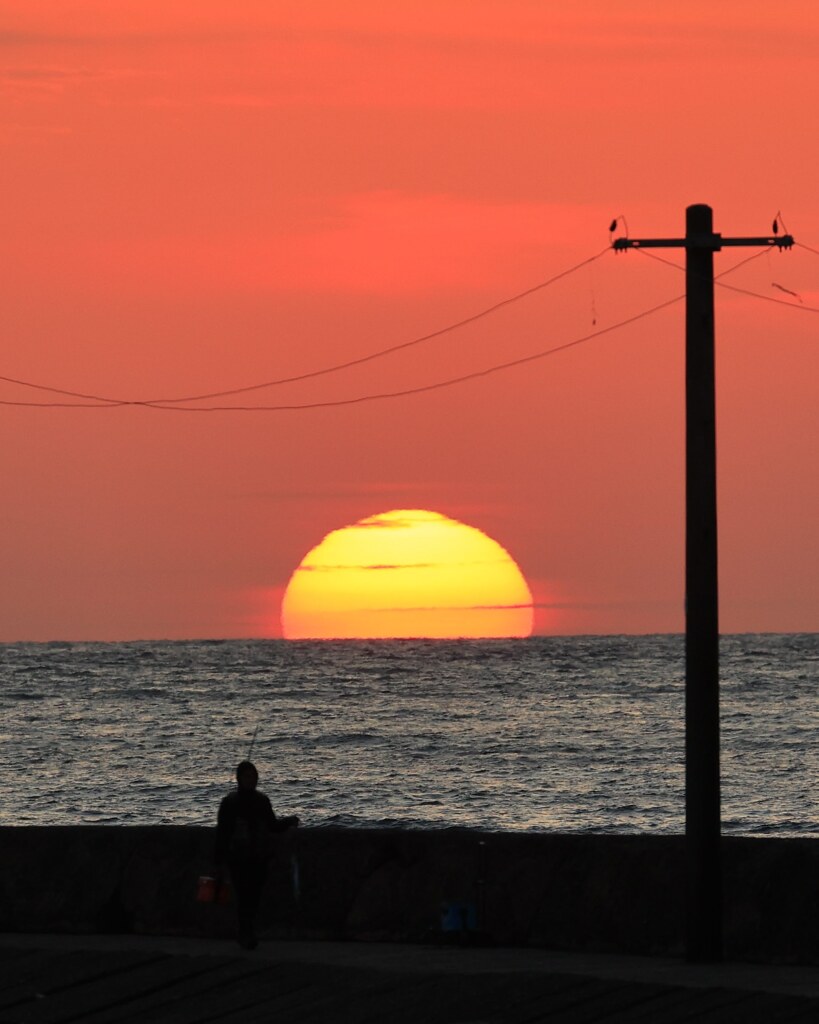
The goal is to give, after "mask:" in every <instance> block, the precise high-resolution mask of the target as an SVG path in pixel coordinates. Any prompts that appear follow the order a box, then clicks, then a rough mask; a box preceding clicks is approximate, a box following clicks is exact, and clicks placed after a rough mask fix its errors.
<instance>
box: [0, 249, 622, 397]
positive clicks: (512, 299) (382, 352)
mask: <svg viewBox="0 0 819 1024" xmlns="http://www.w3.org/2000/svg"><path fill="white" fill-rule="evenodd" d="M608 251H609V246H606V248H605V249H601V250H600V252H598V253H596V254H595V255H594V256H589V257H588V258H587V259H584V260H581V261H580V263H576V264H575V265H574V266H573V267H569V268H568V269H567V270H562V271H561V272H560V273H559V274H555V275H554V276H553V277H550V278H549V279H548V280H546V281H541V282H540V283H539V284H536V285H533V286H532V287H531V288H527V289H525V290H524V291H522V292H518V293H517V294H516V295H511V296H509V298H506V299H501V301H500V302H496V303H494V305H492V306H488V307H487V308H486V309H482V310H480V311H479V312H478V313H473V314H472V315H471V316H468V317H465V318H464V319H463V320H458V321H456V322H455V323H452V324H447V326H446V327H440V328H438V330H435V331H432V332H431V333H429V334H423V335H421V336H420V337H417V338H412V339H410V340H409V341H402V342H399V343H398V344H397V345H390V346H388V347H387V348H382V349H379V350H378V351H377V352H370V353H369V355H366V356H359V357H357V358H356V359H348V360H345V361H344V362H341V363H335V364H333V365H332V366H325V367H323V368H321V369H318V370H310V371H308V372H307V373H300V374H296V375H294V376H292V377H279V378H277V379H275V380H268V381H263V382H262V383H260V384H248V385H245V386H244V387H239V388H230V389H228V390H225V391H211V392H208V393H205V394H201V395H187V396H186V397H183V398H153V399H144V400H140V401H129V400H128V399H122V398H112V397H110V396H107V395H91V394H86V393H85V392H82V391H68V390H66V389H64V388H56V387H49V386H47V385H45V384H37V383H35V382H32V381H27V380H20V379H18V378H15V377H6V376H3V375H1V374H0V380H4V381H6V382H7V383H9V384H18V385H20V386H22V387H28V388H33V389H35V390H37V391H48V392H51V393H52V394H56V395H65V396H66V397H69V398H82V399H86V400H88V401H92V402H99V403H105V404H107V405H111V406H121V405H147V406H153V405H157V406H160V405H161V406H165V405H174V404H177V403H182V402H199V401H204V400H206V399H209V398H227V397H229V396H231V395H241V394H246V393H247V392H250V391H260V390H262V389H263V388H272V387H276V386H278V385H281V384H295V383H297V382H298V381H304V380H312V379H313V378H315V377H324V376H326V375H327V374H330V373H338V372H339V371H341V370H348V369H350V368H351V367H353V366H361V365H362V364H364V363H370V362H373V361H374V360H376V359H382V358H383V357H384V356H388V355H392V354H393V353H394V352H400V351H402V350H404V349H408V348H412V347H414V346H416V345H420V344H422V343H423V342H425V341H431V340H432V339H433V338H439V337H441V336H442V335H444V334H449V333H451V332H452V331H456V330H459V329H460V328H461V327H466V326H467V325H468V324H471V323H475V321H476V320H482V319H483V318H484V317H487V316H490V315H491V314H492V313H496V312H497V311H498V310H499V309H503V308H504V307H505V306H511V305H512V304H513V303H516V302H520V301H521V299H525V298H527V297H528V296H529V295H534V294H535V292H539V291H542V290H543V289H544V288H548V287H549V286H550V285H553V284H556V283H557V282H558V281H560V280H562V279H563V278H565V277H569V276H570V275H571V274H574V273H576V272H577V271H578V270H580V269H582V268H583V267H585V266H588V265H589V264H590V263H594V262H595V260H599V259H600V257H601V256H603V255H605V253H607V252H608Z"/></svg>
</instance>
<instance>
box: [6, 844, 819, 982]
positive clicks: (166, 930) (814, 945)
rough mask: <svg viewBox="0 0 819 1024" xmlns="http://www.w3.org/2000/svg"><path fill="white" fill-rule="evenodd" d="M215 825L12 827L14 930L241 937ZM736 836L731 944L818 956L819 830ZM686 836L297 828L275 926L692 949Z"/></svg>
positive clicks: (771, 955) (806, 959)
mask: <svg viewBox="0 0 819 1024" xmlns="http://www.w3.org/2000/svg"><path fill="white" fill-rule="evenodd" d="M213 840H214V830H213V829H210V828H195V827H189V826H185V827H174V826H155V827H122V828H117V827H106V826H100V827H95V826H77V827H53V828H37V827H19V828H18V827H3V828H0V931H6V932H14V931H32V932H119V933H129V932H134V933H142V934H167V935H201V936H229V935H232V934H233V929H234V914H235V909H234V907H233V905H232V904H229V905H227V906H214V905H209V904H202V903H198V902H197V901H196V899H195V893H196V887H197V879H198V877H199V876H200V875H203V874H210V873H212V870H213V860H212V850H213ZM723 851H724V877H725V939H726V942H725V945H726V953H727V955H728V956H729V957H731V958H734V959H744V960H759V961H777V962H795V963H797V962H798V963H819V925H818V924H817V922H819V843H817V842H816V841H815V840H810V839H767V838H764V839H743V838H731V839H725V840H723ZM683 852H684V851H683V840H682V838H681V837H679V836H606V835H566V834H523V833H496V832H477V831H470V830H463V829H441V830H431V831H403V830H399V829H335V828H315V829H309V828H305V829H299V830H298V831H295V832H290V833H288V834H287V835H285V836H283V837H281V838H280V841H279V847H278V850H277V853H276V855H275V858H274V860H273V862H272V868H271V875H270V881H269V884H268V886H267V889H266V892H265V900H264V903H263V906H262V911H261V915H260V932H261V933H262V934H263V935H265V934H266V935H268V936H271V937H282V938H286V937H291V938H312V939H354V940H365V941H366V940H386V941H393V940H394V941H410V942H447V941H448V942H465V943H466V942H470V943H471V942H488V943H493V944H498V945H529V946H542V947H551V948H555V949H565V950H589V951H601V952H602V951H607V952H622V953H641V954H663V955H672V956H673V955H680V954H681V953H682V950H683V934H684V913H685V907H684V904H685V898H684V864H683ZM294 865H297V871H295V870H294ZM296 875H297V876H298V884H297V885H296V884H294V883H295V876H296ZM458 921H464V922H465V923H466V924H467V928H466V930H464V931H459V930H458V929H457V922H458ZM453 922H455V928H456V930H454V931H453V930H445V929H444V928H443V927H442V924H445V925H446V928H448V929H451V928H452V926H453Z"/></svg>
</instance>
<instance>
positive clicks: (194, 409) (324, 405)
mask: <svg viewBox="0 0 819 1024" xmlns="http://www.w3.org/2000/svg"><path fill="white" fill-rule="evenodd" d="M683 298H685V296H684V295H676V296H675V297H674V298H673V299H666V301H665V302H660V303H659V304H658V305H656V306H652V307H650V308H649V309H644V310H643V311H642V312H640V313H635V314H634V315H633V316H630V317H626V319H625V320H619V321H618V322H617V323H615V324H610V325H609V326H608V327H601V328H600V330H598V331H592V332H591V334H586V335H583V337H581V338H575V339H574V340H573V341H567V342H565V343H564V344H562V345H555V346H553V347H552V348H548V349H542V350H541V351H539V352H533V353H531V354H530V355H528V356H521V357H520V358H519V359H510V360H508V361H506V362H503V363H495V364H494V365H492V366H488V367H486V368H485V369H483V370H474V371H472V372H471V373H465V374H461V375H460V376H458V377H449V378H447V379H446V380H439V381H435V382H434V383H432V384H422V385H419V386H418V387H414V388H404V389H402V390H400V391H385V392H380V393H377V394H366V395H358V396H356V397H355V398H339V399H331V400H327V401H321V402H299V403H293V404H289V405H200V406H180V405H158V404H156V403H154V402H122V403H119V404H120V405H138V406H141V407H142V408H146V409H154V410H156V411H161V412H188V413H201V412H293V411H295V410H298V409H329V408H337V407H339V406H346V405H361V404H363V403H365V402H376V401H382V400H385V399H391V398H403V397H405V396H408V395H419V394H423V393H424V392H427V391H438V390H440V389H442V388H449V387H454V386H455V385H456V384H464V383H466V382H467V381H470V380H477V379H478V378H479V377H489V376H491V375H492V374H495V373H500V372H501V371H503V370H510V369H512V368H513V367H516V366H523V365H525V364H526V363H533V362H536V361H538V360H541V359H545V358H547V356H552V355H556V354H557V353H558V352H565V351H566V350H567V349H570V348H576V347H577V346H578V345H583V344H585V343H586V342H587V341H592V340H593V339H594V338H599V337H601V336H602V335H604V334H610V333H611V332H612V331H617V330H619V329H620V328H622V327H627V326H628V325H629V324H633V323H636V322H637V321H638V320H642V319H644V318H645V317H648V316H651V315H652V314H653V313H658V312H659V311H660V310H662V309H666V308H668V307H669V306H673V305H674V304H675V303H677V302H680V301H681V300H682V299H683ZM0 404H2V405H33V406H38V407H49V406H54V407H58V408H63V407H65V406H66V404H68V405H71V403H64V402H54V403H51V402H4V401H2V400H0ZM72 407H73V408H93V409H113V408H116V407H117V406H116V405H114V404H113V403H111V404H108V405H80V404H79V403H78V404H76V405H74V406H72Z"/></svg>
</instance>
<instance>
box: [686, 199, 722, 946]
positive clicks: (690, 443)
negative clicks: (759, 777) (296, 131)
mask: <svg viewBox="0 0 819 1024" xmlns="http://www.w3.org/2000/svg"><path fill="white" fill-rule="evenodd" d="M715 248H719V241H718V239H717V238H715V236H714V233H713V218H712V212H711V208H710V207H709V206H704V205H697V206H689V207H688V209H687V210H686V246H685V251H686V324H685V381H686V400H685V406H686V536H685V608H686V612H685V834H686V861H687V889H688V891H687V900H686V913H687V920H686V958H687V959H688V960H689V961H692V962H700V963H702V962H715V961H719V960H721V959H722V870H721V858H720V764H719V602H718V568H717V456H716V395H715V379H714V249H715Z"/></svg>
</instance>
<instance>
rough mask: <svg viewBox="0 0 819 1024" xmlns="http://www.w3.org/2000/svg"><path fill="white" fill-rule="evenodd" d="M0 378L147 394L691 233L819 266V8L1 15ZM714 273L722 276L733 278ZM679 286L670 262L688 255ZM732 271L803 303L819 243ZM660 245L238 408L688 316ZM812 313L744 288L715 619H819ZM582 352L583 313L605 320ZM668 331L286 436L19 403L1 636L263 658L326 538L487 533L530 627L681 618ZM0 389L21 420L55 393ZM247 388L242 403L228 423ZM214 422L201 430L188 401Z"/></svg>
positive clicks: (268, 6) (177, 7) (748, 5)
mask: <svg viewBox="0 0 819 1024" xmlns="http://www.w3.org/2000/svg"><path fill="white" fill-rule="evenodd" d="M3 13H4V18H3V26H2V29H0V208H1V209H0V224H2V232H0V259H1V260H2V275H0V292H1V293H2V294H0V300H1V301H2V310H3V332H2V337H3V345H2V357H1V358H0V374H2V375H4V376H6V377H12V378H19V379H24V380H28V381H33V382H36V383H40V384H46V385H50V386H54V387H58V388H64V389H67V390H72V391H77V392H83V393H91V394H102V395H113V396H116V397H119V398H124V399H130V400H143V399H156V398H167V397H175V396H181V395H189V394H198V393H204V392H213V391H219V390H223V389H228V388H232V387H241V386H243V385H247V384H252V383H256V382H259V381H265V380H271V379H273V378H277V377H281V376H285V375H289V374H299V373H302V372H307V371H310V370H314V369H318V368H321V367H324V366H327V365H329V364H332V363H336V362H339V361H343V360H347V359H352V358H356V357H358V356H363V355H366V354H368V353H370V352H373V351H375V350H378V349H381V348H384V347H387V346H389V345H394V344H398V343H400V342H403V341H406V340H409V339H411V338H413V337H415V336H417V335H421V334H426V333H428V332H430V331H434V330H435V329H437V328H439V327H442V326H445V325H446V324H448V323H451V322H453V321H457V320H460V319H462V318H464V317H467V316H469V315H470V314H472V313H475V312H477V311H479V310H480V309H482V308H484V307H486V306H489V305H491V304H493V303H495V302H497V301H499V300H501V299H503V298H505V297H507V296H509V295H511V294H513V293H515V292H518V291H521V290H523V289H525V288H527V287H529V286H531V285H534V284H537V283H538V282H540V281H544V280H546V279H547V278H549V277H551V276H552V275H553V274H556V273H558V272H560V271H562V270H564V269H566V268H567V267H570V266H571V265H573V264H575V263H577V262H579V261H580V260H583V259H585V258H586V257H589V256H592V255H594V254H595V253H597V252H600V251H601V250H603V249H604V247H605V246H606V245H607V243H608V241H609V235H608V231H607V228H608V224H609V221H610V220H611V219H612V217H614V216H617V215H621V214H622V215H624V216H625V218H626V220H627V222H628V227H629V230H630V233H631V235H632V236H634V237H639V236H657V235H669V234H673V235H678V234H681V233H682V231H683V220H684V209H685V206H686V205H687V204H689V203H693V202H706V203H709V204H710V205H712V206H713V207H714V211H715V227H716V230H718V231H722V232H723V233H724V234H741V235H757V234H765V233H767V232H768V231H769V230H770V225H771V221H772V219H773V217H774V215H775V214H776V213H777V211H778V210H781V211H782V214H783V215H784V221H785V225H786V227H787V229H788V230H789V231H790V232H791V233H792V234H793V235H794V236H795V237H796V239H797V241H801V242H804V243H806V244H808V245H811V246H813V247H814V248H817V249H819V193H817V187H816V179H817V167H818V166H819V135H817V133H816V131H815V127H814V120H815V110H814V108H815V102H816V96H817V93H818V91H819V61H817V54H819V8H817V6H816V5H815V3H813V2H807V0H806V2H790V0H784V2H782V3H779V4H776V5H770V4H767V3H764V4H763V3H757V2H754V0H743V2H741V3H740V2H738V0H737V2H735V0H725V2H723V3H720V4H714V3H710V2H709V3H704V2H699V0H694V2H690V0H689V2H688V3H687V4H685V5H672V4H658V3H656V2H650V3H649V2H647V0H646V2H641V0H634V2H630V0H622V2H618V0H614V2H612V0H607V2H604V0H585V2H582V0H581V2H577V3H572V4H557V3H551V2H544V0H540V2H534V0H532V2H525V0H505V2H504V3H497V2H491V3H489V2H480V0H434V2H433V0H427V2H420V0H406V2H403V3H401V4H397V5H389V4H383V3H374V2H373V3H368V2H356V0H348V2H346V3H344V4H341V3H338V2H337V0H333V2H328V0H313V2H311V3H308V4H305V3H303V2H302V3H285V2H279V0H273V2H271V0H238V2H237V3H233V4H228V3H224V2H214V0H197V3H195V4H194V3H189V4H188V3H182V2H178V3H172V4H169V3H167V2H166V0H138V2H137V0H117V2H116V3H111V2H110V0H41V2H39V3H37V4H32V3H31V2H30V0H6V2H5V4H4V10H3ZM748 254H749V253H748V251H746V250H735V251H734V252H730V251H728V252H723V253H721V254H719V255H718V256H717V257H716V266H717V270H718V271H722V270H726V269H728V268H729V267H730V266H731V265H732V264H733V263H734V262H737V261H738V260H739V259H741V258H743V257H744V256H746V255H748ZM668 255H670V256H672V257H674V258H675V259H677V260H678V262H681V261H682V254H681V253H676V254H675V253H669V254H668ZM729 282H730V283H731V284H734V285H737V286H740V287H743V288H747V289H750V290H752V291H756V292H759V293H761V294H763V295H765V296H767V297H770V298H779V299H782V300H784V301H785V302H788V301H790V302H792V303H793V304H794V305H796V306H798V305H800V303H799V300H798V299H796V298H791V297H790V296H788V294H787V293H786V292H783V291H781V290H779V289H776V288H774V287H773V285H774V284H778V285H780V286H782V287H783V288H786V289H789V290H790V291H791V292H796V293H798V295H799V297H800V298H801V300H802V303H801V305H803V306H811V305H812V306H814V307H819V256H817V255H814V254H812V253H810V252H808V251H806V250H804V249H798V248H797V249H794V250H793V252H791V253H782V254H780V253H778V252H772V253H771V254H770V256H768V255H763V256H761V257H760V258H759V259H757V260H755V261H754V262H753V263H751V264H749V265H748V266H747V267H744V268H742V269H740V270H738V271H737V272H736V273H735V274H733V275H732V276H731V277H729V278H726V283H729ZM683 287H684V280H683V276H682V274H680V273H679V271H677V270H674V269H671V268H668V267H664V266H661V265H659V264H657V263H654V262H652V261H650V260H648V259H646V258H645V257H644V256H640V255H639V254H628V255H622V256H615V255H614V254H613V253H611V252H609V253H606V254H605V255H604V256H602V257H601V259H600V260H598V261H597V262H596V263H594V264H593V265H592V266H591V267H585V268H583V269H582V270H581V271H579V272H578V273H576V274H574V275H572V276H571V277H569V278H567V279H566V280H564V281H561V282H559V283H558V284H556V285H554V286H553V287H551V288H549V289H545V290H544V291H542V292H539V293H537V294H535V295H533V296H530V297H529V298H528V299H526V300H524V301H521V302H520V303H518V304H516V305H513V306H510V307H508V308H505V309H504V310H502V311H500V312H499V313H498V314H496V315H494V316H493V317H490V318H487V319H485V320H482V321H480V322H479V323H476V324H474V325H471V326H469V327H467V328H465V329H463V330H461V331H458V332H455V333H451V334H448V335H444V336H442V337H440V338H437V339H435V340H433V341H430V342H427V343H424V344H423V345H419V346H416V347H414V348H411V349H408V350H406V351H404V352H402V353H399V354H397V355H395V356H392V357H389V358H385V359H381V360H377V361H373V362H370V363H368V364H366V365H364V366H361V367H358V368H355V369H351V370H349V371H346V372H344V373H338V374H333V375H329V376H327V377H325V378H319V379H314V380H310V381H306V382H304V383H301V384H297V385H291V386H284V387H278V388H274V389H269V390H267V391H259V392H252V393H250V394H249V395H246V396H243V398H242V399H241V401H242V402H244V403H266V404H274V403H282V402H285V403H299V402H311V401H321V400H325V399H336V398H345V397H353V396H357V395H363V394H367V393H372V392H379V391H394V390H400V389H402V388H407V387H413V386H417V385H423V384H426V383H430V382H434V381H436V380H441V379H443V378H446V377H449V376H453V375H458V374H462V373H469V372H471V371H473V370H478V369H481V368H484V367H487V366H490V365H492V364H494V363H497V362H502V361H504V360H509V359H515V358H517V357H521V356H525V355H528V354H530V353H532V352H536V351H539V350H542V349H545V348H548V347H549V346H551V345H559V344H561V343H564V342H567V341H570V340H572V339H574V338H577V337H580V336H582V335H585V334H588V333H589V332H590V331H592V330H594V329H596V328H601V327H605V326H609V325H611V324H614V323H616V322H617V321H618V320H621V319H623V318H625V317H628V316H631V315H633V314H636V313H639V312H641V311H642V310H644V309H646V308H648V307H649V306H652V305H654V304H657V303H659V302H662V301H664V300H665V299H668V298H672V297H674V296H675V295H678V294H681V293H682V291H683ZM818 318H819V314H816V313H811V312H809V311H805V310H804V309H788V308H786V307H785V306H783V305H777V304H775V303H771V302H765V301H763V300H761V299H755V298H752V297H748V296H745V295H741V294H737V293H734V292H729V291H724V290H720V291H719V293H718V308H717V345H718V391H719V410H718V414H719V423H718V432H719V467H720V468H719V494H720V517H721V519H720V552H721V608H722V628H723V630H725V631H756V630H771V631H787V630H817V629H819V555H818V554H817V550H819V545H817V543H816V524H817V522H819V474H817V471H816V452H817V427H818V426H819V412H817V410H819V319H818ZM594 320H596V325H595V326H593V321H594ZM682 371H683V309H682V306H681V305H677V306H676V307H673V308H671V309H668V310H665V311H663V312H660V313H657V314H655V315H653V316H650V317H647V318H646V319H644V320H642V321H640V322H639V323H637V324H634V325H633V326H629V327H625V328H623V329H622V330H620V331H616V332H613V333H611V334H608V335H605V336H603V337H601V338H599V339H596V340H593V341H590V342H588V343H586V344H584V345H581V346H578V347H576V348H574V349H571V350H569V351H567V352H564V353H562V354H559V355H556V356H553V357H550V358H547V359H544V360H543V361H541V362H535V363H532V364H529V365H527V366H525V367H522V368H518V369H512V370H508V371H505V372H503V373H498V374H495V375H493V376H488V377H486V378H483V379H481V380H478V381H473V382H471V383H468V384H463V385H461V386H459V387H453V388H450V389H444V390H438V391H433V392H430V393H428V394H422V395H418V396H414V397H405V398H399V399H395V400H392V401H378V402H372V403H369V404H361V405H353V406H348V407H341V408H335V409H334V408H330V409H319V410H312V411H310V410H305V411H296V412H236V413H222V412H212V413H205V412H201V413H192V412H171V411H167V410H156V409H147V408H140V407H124V408H108V409H59V408H22V407H15V406H0V423H1V424H2V433H3V442H2V446H0V474H2V480H3V491H2V499H1V500H0V516H1V517H2V518H1V519H0V522H2V532H1V533H0V574H1V576H0V578H1V579H2V583H1V584H0V639H3V640H8V641H13V640H47V639H130V638H144V637H151V638H159V637H229V636H269V635H277V631H278V622H277V616H278V602H279V600H280V597H281V593H282V590H283V588H284V586H285V585H286V583H287V580H288V578H289V576H290V573H291V572H292V571H293V569H294V568H295V567H296V565H298V563H299V561H300V560H301V558H302V557H303V555H304V554H305V553H306V552H307V550H308V549H309V548H311V547H312V546H313V545H315V544H316V543H318V541H319V540H320V539H321V538H322V536H324V535H325V534H326V533H327V532H328V531H330V530H332V529H335V528H337V527H340V526H342V525H344V524H347V523H351V522H354V521H356V520H358V519H360V518H362V517H364V516H369V515H373V514H376V513H378V512H383V511H386V510H388V509H392V508H428V509H432V510H435V511H439V512H442V513H444V514H446V515H448V516H452V517H454V518H457V519H461V520H463V521H465V522H467V523H469V524H470V525H473V526H477V527H479V528H480V529H482V530H484V531H485V532H486V533H488V534H489V535H490V536H492V537H493V538H494V539H496V540H497V541H499V542H500V543H501V544H503V545H504V547H506V549H507V550H508V551H509V552H510V554H512V556H513V557H514V558H515V560H516V561H517V562H518V564H519V565H520V567H521V569H522V570H523V572H524V574H525V576H526V578H527V579H528V580H529V582H530V585H531V587H532V590H533V592H534V594H535V599H536V600H537V602H538V603H539V604H540V605H542V606H543V607H541V608H539V609H538V613H537V628H538V631H540V632H554V633H595V632H599V633H609V632H635V633H642V632H655V631H657V632H659V631H663V632H664V631H677V630H681V629H682V627H683V604H682V600H683V598H682V588H683V518H682V511H683V509H682V502H683V415H682V414H683V378H682ZM52 397H55V396H50V395H49V394H48V393H46V392H38V391H35V390H31V389H26V388H23V387H20V386H17V385H13V384H11V383H2V382H0V399H2V400H4V401H48V400H49V399H50V398H52ZM226 401H234V400H226ZM200 404H202V403H200Z"/></svg>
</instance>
